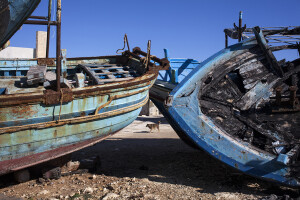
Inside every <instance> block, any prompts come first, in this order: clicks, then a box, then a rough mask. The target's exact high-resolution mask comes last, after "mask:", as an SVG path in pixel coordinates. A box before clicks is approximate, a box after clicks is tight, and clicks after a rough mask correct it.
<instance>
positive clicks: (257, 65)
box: [150, 27, 300, 187]
mask: <svg viewBox="0 0 300 200" xmlns="http://www.w3.org/2000/svg"><path fill="white" fill-rule="evenodd" d="M244 31H245V32H251V34H252V35H250V37H249V38H248V39H244V40H242V41H241V42H239V43H237V44H234V45H232V46H228V47H227V48H225V49H223V50H221V51H220V52H218V53H216V54H215V55H213V56H211V57H210V58H208V59H207V60H205V61H203V62H201V64H199V65H198V66H197V67H194V66H191V65H185V66H183V65H182V66H180V67H179V69H181V71H184V70H185V69H186V68H187V67H186V66H190V68H194V69H193V70H189V71H190V72H187V73H188V75H187V76H186V77H185V78H184V79H181V80H179V81H178V82H174V81H173V82H172V80H176V77H172V76H174V75H175V76H176V74H175V73H169V74H168V72H160V74H162V75H159V78H158V79H159V80H157V81H156V82H155V84H154V86H153V87H152V88H151V90H150V98H151V100H152V101H153V102H154V103H155V104H156V105H157V106H158V108H159V109H160V111H161V112H162V113H163V114H164V116H165V117H166V118H167V119H168V120H169V122H170V123H171V125H172V126H173V128H174V129H175V130H176V132H177V133H178V135H179V136H181V138H182V139H183V140H185V141H186V142H187V143H188V144H190V145H191V146H193V147H197V148H201V149H203V150H205V151H206V152H207V153H209V154H210V155H211V156H213V157H215V158H216V159H218V160H220V161H222V162H223V163H225V164H227V165H229V166H231V167H234V168H236V169H237V170H240V171H241V172H244V173H246V174H249V175H252V176H255V177H259V178H263V179H265V180H268V181H274V182H277V183H281V184H285V185H288V186H294V187H299V186H300V176H299V172H300V168H299V161H300V160H299V156H298V155H299V142H300V140H299V139H300V138H299V136H300V135H299V130H300V105H299V94H300V93H299V90H298V88H299V87H300V82H299V77H300V59H296V60H293V61H286V60H281V61H277V59H276V58H275V56H274V54H273V52H275V51H277V52H278V51H280V50H285V49H295V50H298V51H299V43H297V41H298V42H299V40H300V39H299V37H298V36H299V34H300V28H299V27H284V28H278V29H276V30H274V29H273V30H268V29H261V28H259V27H255V28H253V29H246V30H244ZM266 38H267V39H266ZM274 39H275V41H276V44H278V41H281V42H280V43H279V45H273V46H270V45H271V44H270V42H271V41H272V40H273V41H274ZM284 42H286V43H288V44H284V45H283V44H282V43H284ZM171 69H172V61H171ZM165 74H167V76H169V77H170V78H169V80H163V79H162V77H165Z"/></svg>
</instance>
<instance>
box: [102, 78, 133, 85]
mask: <svg viewBox="0 0 300 200" xmlns="http://www.w3.org/2000/svg"><path fill="white" fill-rule="evenodd" d="M131 79H134V77H128V78H114V79H99V80H100V84H101V83H108V82H118V81H127V80H131Z"/></svg>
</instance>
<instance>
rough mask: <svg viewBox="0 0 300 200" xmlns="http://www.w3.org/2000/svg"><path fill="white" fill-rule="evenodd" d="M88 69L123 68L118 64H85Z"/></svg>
mask: <svg viewBox="0 0 300 200" xmlns="http://www.w3.org/2000/svg"><path fill="white" fill-rule="evenodd" d="M84 65H85V66H87V67H104V66H121V65H117V64H84Z"/></svg>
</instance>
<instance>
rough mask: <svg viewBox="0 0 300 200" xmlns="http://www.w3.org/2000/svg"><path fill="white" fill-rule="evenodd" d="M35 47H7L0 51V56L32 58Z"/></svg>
mask: <svg viewBox="0 0 300 200" xmlns="http://www.w3.org/2000/svg"><path fill="white" fill-rule="evenodd" d="M34 57H35V49H33V48H24V47H7V48H5V49H3V50H2V51H0V58H34Z"/></svg>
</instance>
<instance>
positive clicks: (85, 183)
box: [0, 116, 298, 200]
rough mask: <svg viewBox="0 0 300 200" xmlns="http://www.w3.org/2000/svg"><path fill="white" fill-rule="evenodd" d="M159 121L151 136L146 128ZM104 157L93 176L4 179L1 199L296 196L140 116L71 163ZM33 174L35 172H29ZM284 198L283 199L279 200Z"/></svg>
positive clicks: (0, 184)
mask: <svg viewBox="0 0 300 200" xmlns="http://www.w3.org/2000/svg"><path fill="white" fill-rule="evenodd" d="M158 121H161V122H162V123H161V124H160V131H159V132H158V131H155V132H152V133H150V132H149V129H148V128H147V127H146V124H148V123H155V122H158ZM96 156H98V157H100V161H101V167H99V166H100V164H99V163H98V169H97V170H96V171H94V172H93V173H92V172H85V173H82V174H73V175H67V176H64V177H61V178H59V179H58V180H50V181H45V182H43V181H42V183H40V182H39V181H38V179H37V178H38V177H33V178H32V179H31V180H30V181H27V182H24V183H20V184H17V183H15V182H14V181H13V178H12V175H6V176H2V177H0V199H1V198H2V199H8V197H15V198H11V199H52V200H55V199H104V200H108V199H230V200H235V199H263V198H270V195H271V194H276V195H277V196H279V195H281V196H282V195H289V196H291V197H296V196H297V195H298V194H297V191H296V190H293V189H288V188H283V187H279V186H276V185H273V184H270V183H266V182H264V181H260V180H257V179H255V178H252V177H249V176H246V175H243V174H240V173H238V172H237V171H235V170H234V169H231V168H229V167H226V166H224V165H223V164H222V163H220V162H219V161H217V160H214V159H213V158H211V157H209V156H208V155H206V154H205V153H204V152H202V151H199V150H196V149H193V148H191V147H189V146H188V145H186V144H185V143H183V142H182V141H181V140H180V139H179V138H178V136H177V135H176V133H175V132H174V130H173V129H172V128H171V127H170V125H169V124H168V123H167V121H166V120H165V119H164V118H163V117H162V116H158V117H138V119H137V120H136V121H134V122H133V123H132V124H131V125H130V126H128V127H126V128H125V129H123V130H122V131H120V132H119V133H117V134H115V135H114V136H112V137H110V138H109V139H107V140H105V141H103V142H100V143H98V144H96V145H94V146H92V147H89V148H86V149H83V150H81V151H78V152H76V153H74V154H73V155H72V160H75V161H76V160H79V161H81V162H82V163H83V160H88V159H90V160H92V159H93V158H95V157H96ZM32 170H35V169H31V171H32ZM280 199H281V198H280Z"/></svg>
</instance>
